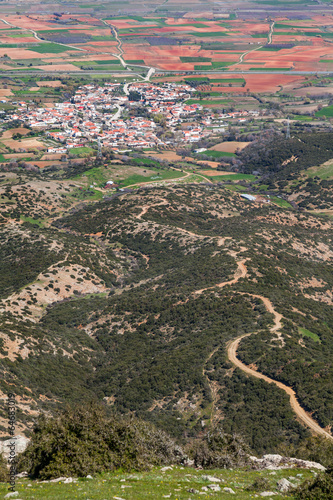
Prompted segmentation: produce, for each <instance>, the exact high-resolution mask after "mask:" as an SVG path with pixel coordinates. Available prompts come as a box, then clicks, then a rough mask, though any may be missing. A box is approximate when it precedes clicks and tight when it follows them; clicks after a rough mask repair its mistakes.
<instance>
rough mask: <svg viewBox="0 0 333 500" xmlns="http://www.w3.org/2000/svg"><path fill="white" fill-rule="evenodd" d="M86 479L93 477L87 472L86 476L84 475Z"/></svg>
mask: <svg viewBox="0 0 333 500" xmlns="http://www.w3.org/2000/svg"><path fill="white" fill-rule="evenodd" d="M86 479H94V478H93V477H92V476H91V475H90V474H88V476H86Z"/></svg>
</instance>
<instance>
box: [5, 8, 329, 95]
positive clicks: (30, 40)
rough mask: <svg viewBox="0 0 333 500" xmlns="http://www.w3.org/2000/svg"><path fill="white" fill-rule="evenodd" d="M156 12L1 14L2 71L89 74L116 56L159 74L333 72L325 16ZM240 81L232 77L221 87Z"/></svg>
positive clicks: (327, 24) (113, 60)
mask: <svg viewBox="0 0 333 500" xmlns="http://www.w3.org/2000/svg"><path fill="white" fill-rule="evenodd" d="M156 14H157V15H156ZM156 14H155V15H154V16H151V15H147V16H146V17H145V16H136V15H127V16H124V15H122V16H114V15H113V16H111V17H105V16H104V17H103V16H102V15H97V14H90V13H85V12H84V13H82V14H81V15H78V14H74V13H73V14H71V13H66V14H62V15H58V14H47V15H46V14H45V15H39V14H34V15H24V14H17V13H16V14H14V13H12V14H4V17H3V18H2V20H1V21H0V59H2V60H1V69H2V70H5V71H14V70H16V71H17V70H18V69H23V68H24V67H29V68H31V69H35V70H41V71H62V70H63V71H87V70H88V69H91V66H93V67H95V66H97V65H99V64H101V66H104V64H111V65H112V64H114V62H117V59H115V57H114V55H115V54H116V55H117V56H119V55H120V56H121V57H123V61H125V63H128V64H130V65H131V64H134V65H135V64H137V65H142V66H146V67H147V68H149V67H153V68H155V70H156V71H161V72H163V73H165V72H168V71H172V72H175V71H190V72H194V71H204V72H205V71H214V70H219V71H222V72H226V73H230V72H232V71H237V72H238V71H245V72H246V71H255V70H264V71H267V72H274V71H282V72H286V71H309V72H310V71H323V70H324V71H325V70H326V71H329V70H331V69H332V70H333V63H332V61H333V48H332V45H331V39H332V37H333V31H330V28H327V26H329V25H330V24H332V20H333V17H332V15H331V14H325V15H322V14H317V15H313V16H312V18H311V19H308V20H304V21H302V20H298V21H297V22H295V21H293V22H291V20H290V19H288V16H287V15H285V16H284V15H283V14H281V15H280V16H279V18H278V19H277V20H276V21H275V22H273V23H272V21H269V20H260V21H259V20H258V19H254V18H252V19H251V18H246V17H244V18H237V19H235V18H234V16H233V15H232V14H229V15H226V18H224V19H219V18H217V17H215V16H211V15H208V14H207V16H203V17H200V18H198V17H197V16H195V15H193V16H192V17H190V15H186V17H184V18H182V17H181V18H176V17H173V16H172V15H170V14H169V15H164V14H163V15H162V14H161V15H158V13H156ZM119 44H121V45H119ZM305 46H306V50H304V47H305ZM120 47H121V51H120ZM37 60H39V64H38V63H37ZM25 61H26V62H25ZM106 61H108V62H106ZM92 62H93V64H91V63H92ZM89 63H90V64H89ZM100 69H102V68H100ZM103 69H105V68H103ZM107 69H110V70H112V67H110V68H109V67H108V68H107ZM114 69H117V70H119V69H122V70H124V69H125V67H124V64H123V65H122V66H121V67H120V68H114ZM212 80H215V81H214V82H213V81H212V83H223V81H222V82H217V80H219V78H213V79H212ZM243 81H244V80H243V79H242V78H239V77H237V76H234V77H232V78H231V79H230V77H229V78H228V79H226V84H229V83H232V84H237V82H239V83H243ZM246 83H247V82H246ZM240 86H241V85H240Z"/></svg>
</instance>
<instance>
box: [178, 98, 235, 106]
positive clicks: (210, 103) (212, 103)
mask: <svg viewBox="0 0 333 500" xmlns="http://www.w3.org/2000/svg"><path fill="white" fill-rule="evenodd" d="M185 102H186V104H201V105H202V106H216V105H218V104H228V103H229V102H230V100H227V99H215V100H214V101H208V100H205V99H202V100H201V101H200V100H199V99H188V100H187V101H185Z"/></svg>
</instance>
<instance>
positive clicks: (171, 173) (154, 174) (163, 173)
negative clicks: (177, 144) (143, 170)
mask: <svg viewBox="0 0 333 500" xmlns="http://www.w3.org/2000/svg"><path fill="white" fill-rule="evenodd" d="M149 172H150V175H147V176H145V175H139V174H132V175H130V176H129V177H127V178H126V179H124V180H122V181H119V182H118V183H119V186H120V187H122V188H124V187H127V186H132V185H135V184H141V183H142V182H147V183H149V182H159V181H163V180H167V179H178V178H179V177H183V176H184V175H185V174H184V173H183V172H178V171H176V170H155V169H149Z"/></svg>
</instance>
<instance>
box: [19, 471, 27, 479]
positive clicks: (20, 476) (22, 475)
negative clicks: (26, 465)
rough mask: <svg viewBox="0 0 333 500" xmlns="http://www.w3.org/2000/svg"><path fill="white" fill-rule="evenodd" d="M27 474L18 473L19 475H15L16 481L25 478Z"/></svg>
mask: <svg viewBox="0 0 333 500" xmlns="http://www.w3.org/2000/svg"><path fill="white" fill-rule="evenodd" d="M27 475H28V473H27V472H20V473H19V474H16V478H17V479H22V477H27Z"/></svg>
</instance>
